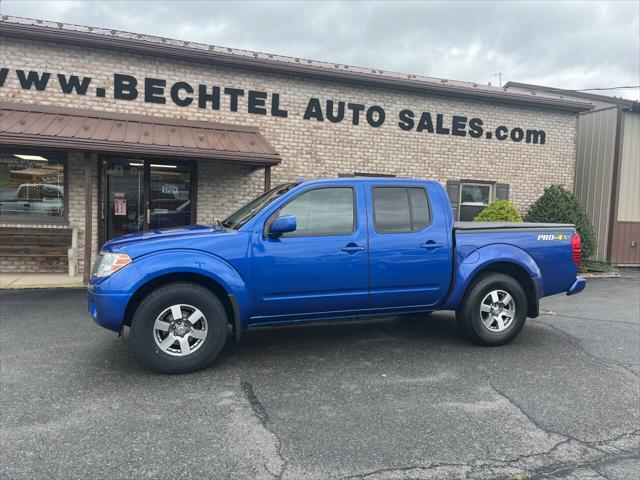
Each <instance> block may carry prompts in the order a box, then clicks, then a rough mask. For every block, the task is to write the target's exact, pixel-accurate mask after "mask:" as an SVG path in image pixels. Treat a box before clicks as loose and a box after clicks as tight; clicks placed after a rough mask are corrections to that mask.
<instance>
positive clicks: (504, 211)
mask: <svg viewBox="0 0 640 480" xmlns="http://www.w3.org/2000/svg"><path fill="white" fill-rule="evenodd" d="M473 220H474V221H475V222H521V221H522V219H521V218H520V213H518V209H517V208H516V206H515V205H514V204H513V203H511V202H510V201H508V200H494V201H493V202H491V203H490V204H489V205H487V206H486V208H485V209H484V210H482V211H481V212H480V213H479V214H478V215H476V216H475V218H474V219H473Z"/></svg>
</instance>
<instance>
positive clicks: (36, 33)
mask: <svg viewBox="0 0 640 480" xmlns="http://www.w3.org/2000/svg"><path fill="white" fill-rule="evenodd" d="M9 18H10V17H6V18H4V19H3V21H1V22H0V35H4V36H8V37H15V38H25V39H29V40H39V41H43V42H54V43H63V44H72V45H84V46H87V47H95V48H101V49H107V50H115V51H124V52H127V53H137V54H142V55H151V56H154V57H161V58H174V59H177V60H180V61H193V62H199V63H204V64H218V65H225V66H230V67H238V68H244V69H251V70H260V71H268V72H273V73H285V74H295V75H301V76H306V77H312V78H318V79H328V80H335V81H342V82H350V83H357V84H364V85H372V86H378V87H386V88H396V89H398V88H399V89H403V90H409V91H418V92H426V93H433V94H440V95H447V96H454V97H464V98H467V99H469V98H473V99H476V100H487V101H494V102H499V103H510V104H519V105H525V106H533V107H541V108H547V109H554V110H564V111H570V112H583V111H587V110H591V109H592V108H593V105H591V104H589V103H585V102H580V101H577V100H569V99H558V98H554V97H544V96H536V95H530V94H525V93H523V94H519V93H512V92H508V91H506V90H504V89H495V88H491V89H485V88H472V87H469V86H463V85H456V84H455V83H452V82H448V81H446V80H439V81H437V82H436V81H425V80H424V79H423V78H420V77H418V76H416V75H402V74H396V73H392V72H383V71H379V70H372V71H371V73H365V72H363V71H362V70H361V69H360V70H359V71H355V70H353V69H351V68H350V67H349V66H348V65H338V64H335V65H334V64H326V62H315V61H311V60H302V59H292V60H295V61H292V62H288V61H282V60H277V59H275V58H269V57H273V56H272V55H266V54H259V53H258V52H251V53H253V54H252V55H238V54H236V53H232V52H233V50H232V49H228V50H229V51H228V52H226V53H225V52H222V51H220V50H219V49H215V48H214V47H213V46H209V48H207V46H206V45H203V44H198V47H195V46H194V45H195V44H192V43H190V42H181V41H177V40H170V39H163V38H159V37H158V41H151V40H149V39H148V37H149V36H147V35H140V34H132V33H126V32H119V31H116V30H112V31H111V32H113V33H112V34H103V33H94V32H92V30H101V31H102V30H105V29H94V28H93V27H80V28H79V29H71V28H65V25H64V24H61V23H58V24H57V25H59V26H60V28H55V27H52V26H47V24H49V23H53V22H44V21H39V20H31V19H21V18H17V20H19V21H17V22H14V21H8V19H9ZM23 21H28V22H26V23H21V22H23ZM36 22H38V23H42V25H40V24H38V23H36ZM328 65H332V66H328ZM373 72H377V73H373Z"/></svg>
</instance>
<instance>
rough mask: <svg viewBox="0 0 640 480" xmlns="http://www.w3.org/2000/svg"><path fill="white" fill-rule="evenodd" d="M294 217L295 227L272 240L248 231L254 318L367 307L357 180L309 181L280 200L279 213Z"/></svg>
mask: <svg viewBox="0 0 640 480" xmlns="http://www.w3.org/2000/svg"><path fill="white" fill-rule="evenodd" d="M288 215H293V216H295V217H296V223H297V229H296V230H295V231H294V232H290V233H285V234H283V235H282V236H280V237H277V238H272V237H269V236H268V235H266V232H264V230H263V229H262V228H261V227H260V229H259V231H254V233H253V235H254V241H253V258H252V269H253V279H254V305H256V307H257V308H256V310H255V312H254V315H253V316H254V317H255V316H258V317H262V318H263V319H264V320H265V321H270V320H273V319H274V317H283V319H285V318H287V317H288V318H291V317H295V315H301V314H302V315H305V316H306V317H309V316H310V314H319V315H320V316H322V315H323V314H327V313H329V314H330V315H333V314H334V312H340V311H350V310H358V309H363V308H367V306H368V296H369V284H368V274H369V272H368V254H369V252H368V248H367V220H366V207H365V201H364V190H363V187H362V185H359V184H354V185H351V184H345V183H336V184H322V185H312V186H310V187H309V188H308V189H307V190H304V191H302V192H300V193H299V194H298V195H297V196H296V197H294V198H293V199H291V200H290V201H289V202H288V203H286V204H284V206H282V207H281V208H280V209H279V210H278V211H277V212H275V213H274V214H273V215H271V216H270V218H269V220H267V222H266V224H267V225H268V224H269V222H270V221H272V220H273V219H275V218H276V217H279V216H288Z"/></svg>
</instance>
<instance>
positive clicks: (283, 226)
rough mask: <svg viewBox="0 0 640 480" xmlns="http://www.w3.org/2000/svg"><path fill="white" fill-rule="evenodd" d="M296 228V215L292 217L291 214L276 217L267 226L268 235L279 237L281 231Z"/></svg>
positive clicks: (291, 230)
mask: <svg viewBox="0 0 640 480" xmlns="http://www.w3.org/2000/svg"><path fill="white" fill-rule="evenodd" d="M296 228H297V224H296V217H294V216H293V215H285V216H283V217H278V218H276V219H275V220H274V221H273V223H272V224H271V226H270V227H269V236H270V237H279V236H280V235H282V234H283V233H288V232H295V230H296Z"/></svg>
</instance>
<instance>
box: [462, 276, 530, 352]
mask: <svg viewBox="0 0 640 480" xmlns="http://www.w3.org/2000/svg"><path fill="white" fill-rule="evenodd" d="M456 319H457V320H458V324H459V325H460V327H461V328H462V330H463V331H464V333H465V334H466V335H467V337H469V339H470V340H471V341H473V342H474V343H477V344H479V345H490V346H497V345H505V344H507V343H509V342H510V341H511V340H513V339H514V338H515V337H516V336H517V335H518V333H520V330H522V327H524V323H525V321H526V319H527V296H526V295H525V292H524V289H523V288H522V286H521V285H520V283H519V282H518V281H517V280H516V279H515V278H513V277H510V276H509V275H505V274H503V273H488V274H486V275H483V276H482V277H480V278H479V279H477V280H476V281H475V282H474V283H473V285H472V286H471V287H470V288H469V290H468V291H467V293H466V295H465V297H464V300H463V301H462V305H461V306H460V308H459V309H458V310H457V311H456Z"/></svg>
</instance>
